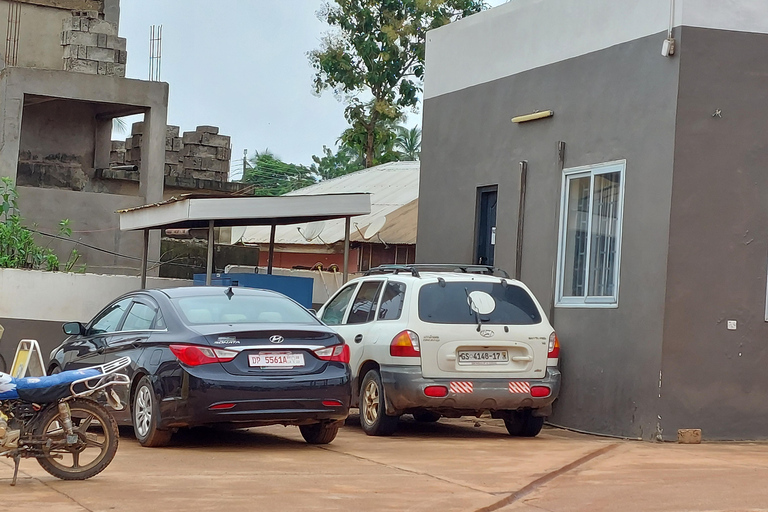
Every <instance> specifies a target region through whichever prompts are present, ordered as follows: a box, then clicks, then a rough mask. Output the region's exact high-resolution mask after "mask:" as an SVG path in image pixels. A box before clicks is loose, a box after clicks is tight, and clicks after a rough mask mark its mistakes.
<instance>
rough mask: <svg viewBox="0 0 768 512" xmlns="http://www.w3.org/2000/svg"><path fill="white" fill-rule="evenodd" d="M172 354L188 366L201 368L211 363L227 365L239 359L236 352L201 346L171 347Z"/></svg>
mask: <svg viewBox="0 0 768 512" xmlns="http://www.w3.org/2000/svg"><path fill="white" fill-rule="evenodd" d="M170 348H171V352H173V355H175V356H176V359H178V360H179V361H181V362H182V363H184V364H186V365H187V366H200V365H201V364H210V363H227V362H229V361H231V360H233V359H234V358H235V357H237V352H235V351H234V350H226V349H223V348H211V347H201V346H199V345H171V347H170Z"/></svg>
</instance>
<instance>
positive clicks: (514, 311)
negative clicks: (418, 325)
mask: <svg viewBox="0 0 768 512" xmlns="http://www.w3.org/2000/svg"><path fill="white" fill-rule="evenodd" d="M470 296H472V297H475V301H474V302H475V303H477V304H476V306H475V309H479V310H480V312H479V313H477V316H479V317H480V321H481V322H483V323H488V324H501V325H504V324H506V325H533V324H538V323H540V322H541V315H540V314H539V310H538V308H537V307H536V304H535V303H534V302H533V299H532V298H531V296H530V295H529V294H528V292H526V291H525V290H523V289H522V288H520V287H519V286H515V285H513V284H507V285H506V286H505V285H503V284H502V283H501V282H498V283H488V282H476V281H466V282H444V283H442V284H440V283H433V284H427V285H424V286H422V287H421V291H420V293H419V318H420V319H421V321H422V322H429V323H433V324H476V323H477V320H478V319H477V316H476V311H475V309H473V308H472V306H471V304H472V303H473V300H472V299H471V298H470ZM480 297H482V298H484V300H482V301H481V300H478V298H480ZM480 302H482V304H479V303H480Z"/></svg>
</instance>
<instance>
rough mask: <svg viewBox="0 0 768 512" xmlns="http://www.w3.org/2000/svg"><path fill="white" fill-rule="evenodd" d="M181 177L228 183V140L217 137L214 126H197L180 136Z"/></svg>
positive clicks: (217, 132) (229, 151) (225, 137)
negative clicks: (195, 128) (192, 130)
mask: <svg viewBox="0 0 768 512" xmlns="http://www.w3.org/2000/svg"><path fill="white" fill-rule="evenodd" d="M182 143H183V145H182V149H181V157H182V159H181V164H182V176H183V177H185V178H197V179H201V180H213V181H228V180H229V159H230V158H231V156H232V150H231V149H230V147H231V146H230V138H229V137H228V136H226V135H219V129H218V128H216V127H215V126H198V127H197V130H195V131H194V132H184V135H183V136H182Z"/></svg>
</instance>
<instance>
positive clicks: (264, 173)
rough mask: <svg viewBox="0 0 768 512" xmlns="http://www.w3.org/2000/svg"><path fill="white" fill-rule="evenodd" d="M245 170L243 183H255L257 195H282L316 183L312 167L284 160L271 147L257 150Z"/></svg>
mask: <svg viewBox="0 0 768 512" xmlns="http://www.w3.org/2000/svg"><path fill="white" fill-rule="evenodd" d="M249 163H250V165H249V166H248V168H247V169H245V170H244V171H243V178H242V180H241V181H242V182H243V183H251V184H253V185H254V194H255V195H257V196H280V195H283V194H286V193H288V192H291V191H292V190H296V189H299V188H303V187H308V186H309V185H312V184H314V183H316V180H315V177H314V174H315V173H314V171H313V169H312V168H310V167H306V166H303V165H295V164H289V163H286V162H283V161H282V160H280V159H279V158H277V157H276V156H275V155H274V154H273V153H272V152H270V151H269V149H266V150H264V151H263V152H261V153H260V152H258V151H257V152H256V154H255V155H254V156H253V158H251V159H250V161H249Z"/></svg>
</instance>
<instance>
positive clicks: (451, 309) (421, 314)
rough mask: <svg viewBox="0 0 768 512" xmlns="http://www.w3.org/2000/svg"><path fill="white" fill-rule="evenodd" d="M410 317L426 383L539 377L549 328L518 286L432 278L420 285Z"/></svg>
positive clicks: (543, 369) (543, 371)
mask: <svg viewBox="0 0 768 512" xmlns="http://www.w3.org/2000/svg"><path fill="white" fill-rule="evenodd" d="M418 292H419V295H418V300H417V302H418V303H417V305H416V311H415V313H416V314H415V315H414V318H412V325H414V327H415V329H414V330H416V332H418V334H419V336H420V337H421V364H422V373H423V375H424V377H425V378H494V377H498V378H508V379H513V378H514V379H517V378H542V377H544V376H545V375H546V367H547V344H548V341H549V335H550V334H551V332H552V328H551V327H550V325H549V322H548V321H547V319H546V317H545V316H544V313H543V311H542V310H541V307H540V306H539V305H538V303H537V302H536V300H535V299H534V298H533V296H532V295H531V294H530V292H529V291H528V290H527V289H526V288H525V287H524V286H523V285H522V283H513V282H510V281H506V280H501V279H488V278H473V277H467V278H464V279H461V280H456V279H442V278H441V279H437V278H436V279H435V280H430V282H426V283H424V284H422V286H420V288H419V290H418Z"/></svg>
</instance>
